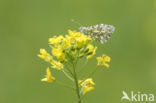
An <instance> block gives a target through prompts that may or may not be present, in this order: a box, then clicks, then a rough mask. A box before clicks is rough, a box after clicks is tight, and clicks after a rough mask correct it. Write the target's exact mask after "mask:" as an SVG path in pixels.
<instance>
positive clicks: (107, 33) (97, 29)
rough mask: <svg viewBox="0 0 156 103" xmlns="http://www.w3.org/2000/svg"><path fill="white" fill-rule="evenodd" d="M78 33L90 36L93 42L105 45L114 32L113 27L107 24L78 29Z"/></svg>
mask: <svg viewBox="0 0 156 103" xmlns="http://www.w3.org/2000/svg"><path fill="white" fill-rule="evenodd" d="M79 30H80V32H82V33H83V34H86V35H88V36H90V37H91V38H92V39H93V40H96V41H99V42H100V43H102V44H103V43H106V42H107V40H108V39H109V38H110V37H111V36H112V34H113V32H114V31H115V27H114V26H112V25H107V24H97V25H94V26H89V27H80V28H79Z"/></svg>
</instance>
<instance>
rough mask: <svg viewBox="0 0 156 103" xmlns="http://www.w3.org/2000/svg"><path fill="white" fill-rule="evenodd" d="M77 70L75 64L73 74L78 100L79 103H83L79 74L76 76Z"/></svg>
mask: <svg viewBox="0 0 156 103" xmlns="http://www.w3.org/2000/svg"><path fill="white" fill-rule="evenodd" d="M75 69H76V68H75V65H74V63H73V74H74V80H75V87H76V93H77V99H78V103H82V102H81V96H80V90H79V84H78V79H77V74H76V70H75Z"/></svg>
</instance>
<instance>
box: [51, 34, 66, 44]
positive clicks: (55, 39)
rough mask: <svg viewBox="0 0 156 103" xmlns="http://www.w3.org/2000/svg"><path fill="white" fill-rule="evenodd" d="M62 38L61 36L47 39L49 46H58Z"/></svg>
mask: <svg viewBox="0 0 156 103" xmlns="http://www.w3.org/2000/svg"><path fill="white" fill-rule="evenodd" d="M63 38H64V37H63V36H62V35H60V36H58V37H57V36H54V37H52V38H49V44H53V45H58V44H59V43H60V42H61V40H62V39H63Z"/></svg>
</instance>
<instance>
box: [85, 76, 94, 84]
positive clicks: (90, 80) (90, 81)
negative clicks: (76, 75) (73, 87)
mask: <svg viewBox="0 0 156 103" xmlns="http://www.w3.org/2000/svg"><path fill="white" fill-rule="evenodd" d="M84 83H85V84H87V85H88V86H93V85H95V83H94V82H93V79H92V78H88V79H86V80H85V81H84Z"/></svg>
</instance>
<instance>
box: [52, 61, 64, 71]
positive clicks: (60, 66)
mask: <svg viewBox="0 0 156 103" xmlns="http://www.w3.org/2000/svg"><path fill="white" fill-rule="evenodd" d="M51 65H52V68H54V69H57V70H62V69H63V64H62V63H61V62H59V61H55V60H53V61H52V62H51Z"/></svg>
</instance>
